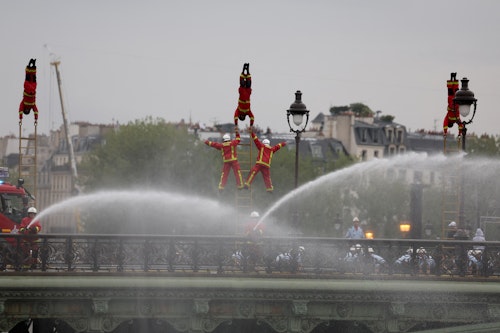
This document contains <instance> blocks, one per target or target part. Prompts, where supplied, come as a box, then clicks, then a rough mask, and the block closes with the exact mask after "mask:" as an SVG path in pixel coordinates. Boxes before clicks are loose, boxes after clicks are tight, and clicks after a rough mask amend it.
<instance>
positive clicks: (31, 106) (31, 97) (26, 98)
mask: <svg viewBox="0 0 500 333" xmlns="http://www.w3.org/2000/svg"><path fill="white" fill-rule="evenodd" d="M35 63H36V59H30V61H29V63H28V66H26V78H25V80H24V92H23V100H22V101H21V104H20V105H19V120H20V121H22V120H23V114H25V115H28V114H30V111H31V110H33V114H34V115H35V123H36V122H37V121H38V108H37V107H36V103H35V101H36V64H35Z"/></svg>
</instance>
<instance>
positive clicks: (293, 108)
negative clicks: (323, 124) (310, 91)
mask: <svg viewBox="0 0 500 333" xmlns="http://www.w3.org/2000/svg"><path fill="white" fill-rule="evenodd" d="M304 115H305V116H306V121H305V122H304ZM290 116H292V123H290ZM286 118H287V121H288V126H289V127H290V132H294V133H295V188H297V187H298V184H299V144H300V133H302V132H304V131H305V130H306V126H307V122H308V121H309V110H307V108H306V106H305V104H304V103H302V93H301V92H300V90H297V92H295V102H293V103H292V104H291V105H290V108H289V109H288V110H287V111H286Z"/></svg>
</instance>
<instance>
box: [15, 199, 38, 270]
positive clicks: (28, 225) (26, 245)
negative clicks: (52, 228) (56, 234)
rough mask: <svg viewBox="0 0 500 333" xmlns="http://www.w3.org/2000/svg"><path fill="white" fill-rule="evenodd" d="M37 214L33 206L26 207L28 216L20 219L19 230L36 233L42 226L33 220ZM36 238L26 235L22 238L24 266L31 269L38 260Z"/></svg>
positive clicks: (29, 233) (30, 233)
mask: <svg viewBox="0 0 500 333" xmlns="http://www.w3.org/2000/svg"><path fill="white" fill-rule="evenodd" d="M36 214H37V210H36V208H35V207H30V208H28V216H26V217H25V218H23V219H22V220H21V225H20V227H19V232H20V233H21V234H25V235H32V234H38V233H39V232H40V230H42V226H41V225H40V222H39V221H38V220H34V219H35V217H36ZM38 242H39V240H38V238H34V237H26V238H25V239H23V243H22V250H23V253H24V255H25V258H26V259H27V262H26V264H27V265H26V266H27V267H31V268H32V269H34V268H36V264H37V261H38V248H39V246H38Z"/></svg>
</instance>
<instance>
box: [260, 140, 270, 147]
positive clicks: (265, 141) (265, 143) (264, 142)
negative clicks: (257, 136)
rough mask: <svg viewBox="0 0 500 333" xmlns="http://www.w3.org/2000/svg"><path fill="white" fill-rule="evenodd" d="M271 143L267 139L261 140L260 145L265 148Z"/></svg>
mask: <svg viewBox="0 0 500 333" xmlns="http://www.w3.org/2000/svg"><path fill="white" fill-rule="evenodd" d="M270 143H271V142H270V141H269V139H264V140H262V144H264V145H265V146H269V144H270Z"/></svg>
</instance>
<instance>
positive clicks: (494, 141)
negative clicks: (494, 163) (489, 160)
mask: <svg viewBox="0 0 500 333" xmlns="http://www.w3.org/2000/svg"><path fill="white" fill-rule="evenodd" d="M466 140H467V141H466V149H467V152H468V153H469V154H470V156H472V157H477V156H482V157H498V156H500V138H499V137H497V138H495V137H494V136H492V135H488V134H483V135H481V136H475V135H470V136H467V137H466Z"/></svg>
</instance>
